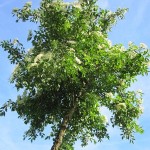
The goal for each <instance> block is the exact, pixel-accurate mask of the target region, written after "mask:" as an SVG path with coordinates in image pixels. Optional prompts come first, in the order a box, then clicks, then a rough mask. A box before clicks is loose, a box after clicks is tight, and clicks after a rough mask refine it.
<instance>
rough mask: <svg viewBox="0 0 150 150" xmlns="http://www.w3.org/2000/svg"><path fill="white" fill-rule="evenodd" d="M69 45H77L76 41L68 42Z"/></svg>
mask: <svg viewBox="0 0 150 150" xmlns="http://www.w3.org/2000/svg"><path fill="white" fill-rule="evenodd" d="M67 43H69V44H76V41H72V40H70V41H67Z"/></svg>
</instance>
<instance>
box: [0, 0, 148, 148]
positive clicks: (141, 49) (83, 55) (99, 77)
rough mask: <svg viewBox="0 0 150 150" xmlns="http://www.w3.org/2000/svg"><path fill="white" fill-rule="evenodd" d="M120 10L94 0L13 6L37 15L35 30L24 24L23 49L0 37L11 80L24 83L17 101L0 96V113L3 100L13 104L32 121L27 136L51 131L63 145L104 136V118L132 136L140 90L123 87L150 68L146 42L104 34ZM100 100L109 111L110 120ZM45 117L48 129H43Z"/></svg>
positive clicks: (27, 16) (23, 14) (30, 17)
mask: <svg viewBox="0 0 150 150" xmlns="http://www.w3.org/2000/svg"><path fill="white" fill-rule="evenodd" d="M126 10H127V9H118V10H117V11H116V12H111V11H109V10H103V9H100V8H99V7H98V6H97V4H96V1H95V0H83V1H79V2H72V3H65V2H63V1H61V0H57V1H55V0H42V1H41V5H40V7H39V8H38V9H36V10H32V9H31V3H29V2H28V3H26V4H25V5H24V7H23V8H22V9H14V10H13V15H14V16H16V17H17V19H16V21H17V22H18V21H19V20H22V21H23V22H24V21H30V22H34V23H37V25H38V30H36V31H29V35H28V38H27V40H28V41H31V43H32V45H33V46H32V48H31V49H30V50H29V51H26V50H25V48H24V47H23V45H22V44H21V43H20V42H19V40H18V39H15V40H13V41H12V40H10V41H6V40H5V41H2V42H1V43H0V45H1V46H2V47H3V49H4V50H5V51H7V52H8V58H9V59H10V61H11V63H13V64H16V68H15V70H14V72H13V74H12V77H11V82H12V83H14V84H15V87H16V88H17V89H18V90H20V89H23V90H24V92H23V94H22V95H19V96H18V97H17V100H16V101H11V100H9V101H8V102H7V103H5V104H4V105H3V106H2V107H1V109H0V114H1V115H5V112H6V111H7V108H8V107H9V108H10V109H11V110H12V111H16V112H17V113H18V116H19V118H22V119H24V123H25V124H30V128H29V130H28V131H26V132H25V138H26V137H28V138H29V139H30V140H31V141H32V140H35V139H36V137H37V136H38V135H40V136H41V137H43V138H45V139H49V138H50V137H53V139H54V145H55V144H56V145H57V144H58V143H59V144H60V145H61V146H60V149H62V150H71V149H74V148H73V145H74V142H75V141H76V140H77V139H80V140H81V142H82V146H85V145H87V144H88V141H93V142H96V141H102V139H103V138H109V134H108V133H107V127H108V126H109V125H112V126H113V127H114V126H119V128H120V130H121V131H122V134H121V135H122V138H126V139H129V140H130V141H131V142H133V140H134V133H135V132H140V133H142V132H143V130H142V128H141V127H140V126H139V125H138V124H137V119H138V118H139V116H140V115H141V114H142V112H143V110H142V106H141V104H142V92H141V91H129V90H128V88H129V87H130V85H131V83H132V82H134V81H135V79H136V76H138V75H145V74H147V73H148V63H149V51H148V48H147V47H146V45H145V44H144V43H141V44H140V46H136V45H135V44H134V43H132V42H129V45H128V47H127V48H125V47H124V46H123V45H122V44H116V45H112V44H111V41H109V39H108V32H109V31H110V29H111V27H112V26H113V25H114V24H115V23H116V20H117V18H119V19H122V18H123V16H124V13H125V12H126ZM102 106H105V107H107V108H108V109H109V110H110V112H111V113H112V117H111V119H110V121H107V118H106V116H104V115H103V114H102V113H101V107H102ZM109 122H111V124H109ZM48 125H50V126H51V129H52V130H51V133H49V135H45V134H44V129H45V127H46V126H48ZM62 131H63V132H62ZM61 141H62V144H61ZM56 147H57V146H56ZM58 147H59V146H58ZM54 149H55V148H54Z"/></svg>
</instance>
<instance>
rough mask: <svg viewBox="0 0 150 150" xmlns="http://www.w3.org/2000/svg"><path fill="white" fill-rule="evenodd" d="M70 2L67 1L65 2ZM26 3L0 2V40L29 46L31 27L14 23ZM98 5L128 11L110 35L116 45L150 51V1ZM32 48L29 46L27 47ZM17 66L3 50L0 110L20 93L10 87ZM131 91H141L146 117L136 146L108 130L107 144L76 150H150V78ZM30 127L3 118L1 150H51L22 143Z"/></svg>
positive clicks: (35, 1) (0, 52) (38, 142)
mask: <svg viewBox="0 0 150 150" xmlns="http://www.w3.org/2000/svg"><path fill="white" fill-rule="evenodd" d="M65 1H67V0H65ZM25 2H26V0H21V1H20V0H0V40H2V39H13V38H19V39H20V40H21V42H23V43H25V42H26V37H27V31H28V29H31V28H35V26H34V25H33V24H31V23H18V24H16V23H15V18H13V17H12V14H11V11H12V9H13V8H14V7H21V6H22V5H23V4H24V3H25ZM32 3H33V6H34V7H37V6H38V5H39V0H32ZM98 3H99V5H100V6H101V7H103V8H107V9H110V10H112V11H114V10H116V8H118V7H121V8H122V7H126V8H129V12H128V13H127V14H126V17H125V19H124V20H122V21H119V22H118V24H117V25H116V26H114V28H113V29H112V32H111V33H110V34H109V38H110V39H111V40H112V42H113V44H115V43H123V44H124V45H125V46H127V44H128V42H129V41H133V42H134V43H136V44H137V45H139V44H140V43H141V42H142V43H146V44H147V45H148V46H149V47H150V20H149V18H150V13H149V7H150V1H149V0H144V1H143V0H137V1H135V0H124V1H120V0H114V1H112V0H111V1H108V0H99V1H98ZM26 48H30V44H26ZM13 68H14V66H12V65H10V64H9V61H8V59H7V53H5V52H3V50H2V49H1V48H0V70H1V73H0V106H1V105H2V104H3V103H4V102H5V101H7V100H8V99H9V98H11V99H15V97H16V95H17V93H16V89H15V88H14V86H13V85H10V84H9V77H10V75H11V72H12V71H13ZM132 89H135V90H137V89H142V91H143V92H144V96H143V98H144V114H143V115H142V116H141V118H140V120H139V123H140V125H142V126H143V128H144V130H145V132H144V134H143V135H139V134H137V135H136V141H135V144H130V143H129V142H128V141H126V140H121V137H120V135H119V134H120V131H119V130H118V129H117V128H115V129H112V128H109V131H110V136H111V138H110V140H109V141H108V140H104V141H103V142H102V143H98V144H96V145H94V144H91V143H89V145H88V146H87V147H84V148H82V147H81V146H80V144H79V142H77V143H76V150H91V149H94V150H100V149H105V150H110V149H111V150H126V149H129V150H150V136H149V133H150V109H149V107H150V100H149V98H150V75H149V76H146V77H138V81H137V82H136V83H135V84H133V86H132ZM103 112H104V113H105V114H106V115H108V116H109V115H110V114H109V112H108V111H107V110H105V109H104V110H103ZM27 129H28V126H26V125H24V124H23V121H22V120H20V119H18V118H17V114H16V113H11V112H8V113H7V114H6V117H1V118H0V133H1V135H0V149H1V150H10V149H11V150H26V149H30V150H41V149H43V150H48V149H50V147H51V145H52V142H51V141H44V140H43V139H40V138H39V139H37V140H36V141H35V142H33V143H30V141H28V140H25V141H23V138H22V135H23V133H24V131H25V130H27Z"/></svg>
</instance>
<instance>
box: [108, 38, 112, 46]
mask: <svg viewBox="0 0 150 150" xmlns="http://www.w3.org/2000/svg"><path fill="white" fill-rule="evenodd" d="M107 43H108V45H109V47H112V42H111V41H110V40H108V39H107Z"/></svg>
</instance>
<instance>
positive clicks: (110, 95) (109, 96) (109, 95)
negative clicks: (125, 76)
mask: <svg viewBox="0 0 150 150" xmlns="http://www.w3.org/2000/svg"><path fill="white" fill-rule="evenodd" d="M105 95H106V97H108V98H112V97H113V94H112V93H111V92H109V93H105Z"/></svg>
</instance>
